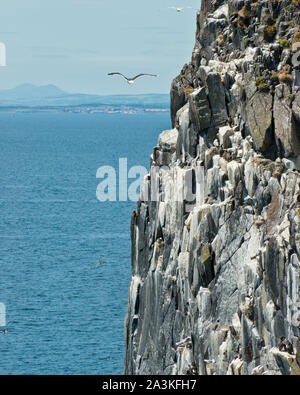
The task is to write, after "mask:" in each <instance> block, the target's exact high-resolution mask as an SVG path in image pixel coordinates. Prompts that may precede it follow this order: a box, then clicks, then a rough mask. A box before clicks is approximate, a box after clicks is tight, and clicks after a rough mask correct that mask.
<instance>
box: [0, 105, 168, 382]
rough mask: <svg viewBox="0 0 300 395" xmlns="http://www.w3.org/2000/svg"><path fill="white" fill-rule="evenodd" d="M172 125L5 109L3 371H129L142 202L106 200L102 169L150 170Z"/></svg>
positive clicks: (1, 168) (0, 237) (0, 174)
mask: <svg viewBox="0 0 300 395" xmlns="http://www.w3.org/2000/svg"><path fill="white" fill-rule="evenodd" d="M169 127H170V125H169V114H167V113H157V114H135V115H126V114H114V115H112V114H94V115H90V114H13V113H1V114H0V302H2V303H5V305H6V309H7V311H6V313H7V314H6V319H7V326H8V333H7V335H3V334H2V333H0V374H121V373H122V372H123V357H124V334H123V325H124V324H123V323H124V317H125V314H126V308H127V297H128V286H129V282H130V276H131V267H130V215H131V211H132V210H133V209H134V207H135V206H136V204H135V203H133V202H115V203H100V202H99V201H98V200H97V199H96V188H97V185H98V183H99V180H97V179H96V171H97V169H98V168H99V167H100V166H104V165H110V166H113V167H115V168H118V159H119V158H120V157H127V158H128V166H132V165H143V166H146V167H147V168H149V155H150V153H151V151H152V148H153V146H154V145H155V144H156V143H157V137H158V134H159V131H160V130H162V129H167V128H169ZM100 259H103V260H106V261H107V263H106V264H103V265H101V266H99V265H97V262H98V261H99V260H100Z"/></svg>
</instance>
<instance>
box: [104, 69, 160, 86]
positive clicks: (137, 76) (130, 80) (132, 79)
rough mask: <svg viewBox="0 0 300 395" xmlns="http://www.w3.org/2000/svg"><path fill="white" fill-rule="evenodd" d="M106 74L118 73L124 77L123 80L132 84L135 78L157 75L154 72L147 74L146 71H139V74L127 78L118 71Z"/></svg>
mask: <svg viewBox="0 0 300 395" xmlns="http://www.w3.org/2000/svg"><path fill="white" fill-rule="evenodd" d="M108 75H120V76H121V77H123V78H125V80H126V81H127V82H128V84H133V83H134V82H135V80H136V79H137V78H140V77H143V76H145V75H146V76H149V77H157V75H156V74H147V73H141V74H138V75H136V76H135V77H132V78H128V77H126V76H125V75H124V74H122V73H119V72H115V73H108Z"/></svg>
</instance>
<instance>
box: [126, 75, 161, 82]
mask: <svg viewBox="0 0 300 395" xmlns="http://www.w3.org/2000/svg"><path fill="white" fill-rule="evenodd" d="M144 75H148V76H150V77H157V75H156V74H147V73H141V74H138V75H136V76H135V77H133V78H132V80H133V81H134V80H136V79H137V78H139V77H142V76H144Z"/></svg>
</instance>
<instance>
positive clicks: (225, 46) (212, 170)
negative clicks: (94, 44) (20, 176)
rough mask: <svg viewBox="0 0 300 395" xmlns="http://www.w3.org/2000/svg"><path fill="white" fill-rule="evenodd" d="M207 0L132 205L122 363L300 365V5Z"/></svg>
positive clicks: (288, 0)
mask: <svg viewBox="0 0 300 395" xmlns="http://www.w3.org/2000/svg"><path fill="white" fill-rule="evenodd" d="M299 8H300V6H299V2H298V1H297V0H296V1H295V0H281V1H280V0H277V1H275V0H274V1H270V0H269V1H257V2H255V3H254V2H252V1H251V2H249V1H244V0H210V1H209V0H202V4H201V11H200V12H199V13H198V15H197V32H196V44H195V49H194V52H193V55H192V60H191V63H190V64H188V65H185V66H184V67H183V69H182V71H181V73H180V75H179V76H178V77H177V78H175V80H174V81H173V83H172V87H171V118H172V123H173V129H172V130H169V131H164V132H162V134H161V135H160V137H159V141H158V145H157V147H155V148H154V150H153V154H152V156H151V172H150V173H149V175H148V176H147V177H146V179H145V182H144V187H143V190H142V192H141V199H140V201H139V203H138V207H137V209H136V211H135V212H134V213H133V215H132V221H131V232H132V272H133V276H132V281H131V286H130V290H129V305H128V312H127V316H126V322H125V333H126V358H125V373H126V374H200V375H204V374H209V375H212V374H297V373H300V338H299V329H300V328H299V323H300V175H299V171H298V170H299V169H300V156H299V154H300V68H299V64H300V62H299V61H298V54H299V52H298V51H299V50H300V44H299V42H300V12H299Z"/></svg>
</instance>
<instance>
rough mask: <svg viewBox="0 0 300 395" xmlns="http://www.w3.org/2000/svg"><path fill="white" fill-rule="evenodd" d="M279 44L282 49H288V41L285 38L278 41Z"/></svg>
mask: <svg viewBox="0 0 300 395" xmlns="http://www.w3.org/2000/svg"><path fill="white" fill-rule="evenodd" d="M279 44H280V46H281V47H282V48H289V47H290V43H289V41H288V40H286V39H285V38H284V39H283V40H279Z"/></svg>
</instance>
